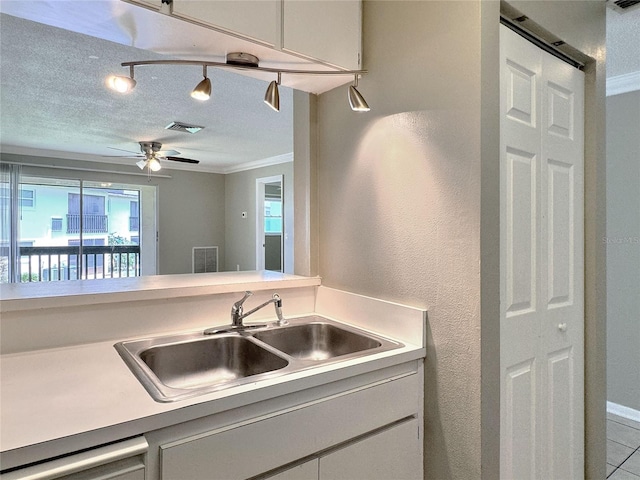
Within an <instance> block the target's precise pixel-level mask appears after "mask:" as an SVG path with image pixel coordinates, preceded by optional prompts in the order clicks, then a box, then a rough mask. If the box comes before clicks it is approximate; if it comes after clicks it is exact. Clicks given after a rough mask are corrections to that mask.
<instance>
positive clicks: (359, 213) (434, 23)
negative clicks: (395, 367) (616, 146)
mask: <svg viewBox="0 0 640 480" xmlns="http://www.w3.org/2000/svg"><path fill="white" fill-rule="evenodd" d="M511 3H513V4H514V5H515V6H516V7H517V8H521V9H523V10H524V11H525V13H527V14H528V15H529V16H530V17H531V18H532V19H533V20H534V21H535V22H537V23H539V24H540V25H542V26H543V27H544V28H546V29H547V30H549V31H551V32H554V33H556V34H557V35H559V36H560V38H562V39H563V40H565V41H567V42H569V43H571V44H572V45H573V46H574V47H575V48H577V49H579V50H580V51H581V52H583V53H584V54H586V55H589V56H591V57H592V58H593V59H594V61H591V62H589V65H588V66H587V72H586V73H587V86H586V96H587V98H586V111H587V122H586V136H587V137H588V141H587V142H586V145H585V158H586V164H587V165H586V172H585V184H586V185H585V187H586V200H585V201H586V211H587V218H586V227H585V232H586V237H587V238H586V245H585V250H586V252H587V255H588V259H589V261H588V264H587V267H586V268H587V278H586V286H585V295H586V296H587V297H588V299H589V300H588V301H587V305H586V311H587V319H586V339H587V345H586V352H587V361H586V364H587V371H586V378H587V386H586V388H587V396H588V398H587V399H586V403H587V444H588V445H587V449H586V452H587V455H588V457H587V472H588V476H589V478H601V476H602V475H604V457H603V456H602V452H604V440H605V437H604V428H603V426H604V410H603V409H604V396H603V395H602V393H603V392H604V387H603V384H604V367H602V365H603V364H604V324H605V323H604V322H605V320H604V318H605V316H606V312H603V306H604V305H606V300H605V299H604V295H603V286H604V284H605V281H604V279H603V277H602V275H601V274H599V273H598V272H602V271H603V270H604V268H603V267H604V266H605V264H606V262H605V260H604V252H603V250H604V249H603V248H601V247H600V246H598V245H596V243H595V239H596V238H597V237H598V236H599V235H600V236H602V235H603V234H604V228H603V225H604V219H605V211H604V205H605V202H604V195H603V193H604V171H603V170H604V161H603V159H604V156H605V155H604V115H603V112H604V105H603V104H604V26H605V25H604V18H605V17H604V15H605V6H604V3H603V2H598V1H589V0H586V1H547V2H536V1H519V0H516V1H514V2H511ZM497 27H498V3H497V2H471V1H467V2H446V1H442V2H438V1H429V2H410V1H409V2H402V1H395V2H386V1H368V0H365V1H364V21H363V32H364V39H363V42H364V43H363V46H364V67H365V68H367V69H368V70H369V74H368V75H366V76H365V77H364V78H363V79H362V80H361V82H360V88H359V89H360V91H361V92H362V93H363V95H364V96H365V98H366V99H367V101H368V102H369V104H370V105H371V107H372V111H371V112H370V113H368V114H365V115H362V114H356V113H353V112H351V111H350V110H349V108H348V104H347V103H346V98H345V97H346V88H344V87H342V88H338V89H336V90H333V91H331V92H328V93H326V94H323V95H321V96H320V99H319V102H318V124H319V132H320V133H319V157H318V197H319V202H318V205H319V210H318V211H319V213H318V215H319V232H320V233H319V239H320V241H319V274H320V275H321V276H322V278H323V284H325V285H328V286H332V287H336V288H342V289H346V290H350V291H354V292H357V293H363V294H367V295H372V296H378V297H382V298H385V299H390V300H395V301H399V302H402V303H407V304H413V305H417V306H425V307H428V309H429V325H428V327H429V332H428V334H429V346H428V355H427V359H426V368H425V371H426V378H425V399H426V406H425V409H426V411H425V423H426V426H425V428H426V430H425V476H426V478H434V479H447V478H480V477H481V476H483V477H484V478H496V476H497V466H496V465H495V462H496V459H497V457H498V454H499V452H498V450H497V447H496V439H498V434H499V433H498V432H499V418H498V416H497V414H496V399H497V398H498V397H499V382H498V378H497V377H496V365H497V362H496V355H498V352H499V341H498V339H499V332H498V330H497V329H496V328H495V326H494V322H497V321H498V316H497V315H496V312H497V309H496V302H497V295H498V294H497V289H496V285H497V282H499V278H498V277H497V276H496V275H497V273H496V272H497V268H496V267H497V253H498V252H499V250H498V248H497V246H496V241H497V240H496V241H494V242H493V243H492V239H495V234H496V227H497V222H496V221H494V220H492V218H494V217H497V216H498V215H499V205H498V204H497V203H496V197H495V195H496V194H497V191H498V189H497V185H498V184H497V183H496V181H495V179H497V178H498V177H497V166H498V164H497V162H496V158H497V157H498V153H499V150H498V148H499V147H498V134H499V129H498V125H497V119H498V110H497V105H496V101H497V90H496V83H497V77H496V76H495V73H492V72H495V71H496V70H497V66H498V62H497V51H498V39H497ZM492 172H494V176H493V178H494V180H493V181H492V179H491V173H492ZM481 182H482V187H483V189H482V190H481V188H480V185H481ZM492 192H493V193H492ZM481 245H482V250H481ZM481 312H482V322H481V320H480V316H481ZM492 313H493V314H492ZM481 363H482V368H481ZM481 376H482V378H481ZM601 457H602V458H601ZM601 474H602V475H601Z"/></svg>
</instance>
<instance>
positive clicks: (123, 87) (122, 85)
mask: <svg viewBox="0 0 640 480" xmlns="http://www.w3.org/2000/svg"><path fill="white" fill-rule="evenodd" d="M121 65H122V66H123V67H129V68H130V72H131V73H130V75H129V77H123V76H112V77H109V79H108V80H107V83H108V85H109V87H110V88H112V89H113V90H116V91H117V92H121V93H126V92H128V91H130V90H132V89H133V88H134V87H135V85H136V81H135V80H134V79H133V67H136V66H141V65H200V66H202V75H203V77H204V79H203V80H202V81H201V82H200V83H198V85H197V86H196V88H194V89H193V91H192V92H191V96H192V97H193V98H196V99H198V100H207V99H209V97H210V96H211V80H210V79H209V78H208V77H207V67H215V68H235V69H239V70H253V71H260V72H269V73H277V74H278V79H277V80H273V81H272V82H271V83H270V84H269V87H267V91H266V93H265V95H264V102H265V103H266V104H267V105H269V106H270V107H271V108H272V109H273V110H275V111H276V112H278V111H280V93H279V91H278V87H279V85H280V83H281V78H282V74H283V73H284V74H286V75H354V76H355V82H354V84H353V85H351V86H349V104H350V105H351V109H352V110H353V111H355V112H368V111H369V110H370V108H369V105H368V104H367V102H366V101H365V99H364V97H363V96H362V94H361V93H360V92H359V91H358V90H357V88H356V87H357V86H358V78H359V76H360V75H363V74H365V73H367V71H366V70H289V69H280V68H269V67H261V66H259V64H258V57H256V56H254V55H251V54H248V53H238V52H232V53H229V54H227V61H226V63H222V62H209V61H197V60H142V61H138V62H123V63H122V64H121ZM156 161H157V160H156ZM159 165H160V164H159V162H158V166H159Z"/></svg>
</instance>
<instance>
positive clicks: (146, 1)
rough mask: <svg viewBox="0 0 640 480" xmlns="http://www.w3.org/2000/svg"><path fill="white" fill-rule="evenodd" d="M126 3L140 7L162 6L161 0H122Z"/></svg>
mask: <svg viewBox="0 0 640 480" xmlns="http://www.w3.org/2000/svg"><path fill="white" fill-rule="evenodd" d="M124 1H125V2H127V3H132V4H134V5H140V6H141V7H145V8H150V9H152V10H160V9H161V8H162V0H124Z"/></svg>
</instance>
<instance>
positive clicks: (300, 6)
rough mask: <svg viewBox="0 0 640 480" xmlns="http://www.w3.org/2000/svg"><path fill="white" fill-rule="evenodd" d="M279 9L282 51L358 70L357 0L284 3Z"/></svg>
mask: <svg viewBox="0 0 640 480" xmlns="http://www.w3.org/2000/svg"><path fill="white" fill-rule="evenodd" d="M283 9H284V11H283V38H282V46H283V50H285V51H288V52H293V53H299V54H301V55H304V56H307V57H311V58H314V59H317V60H322V61H323V62H327V63H330V64H333V65H337V66H340V67H345V68H348V69H351V70H357V69H359V68H360V44H361V39H362V3H361V1H360V0H304V1H301V0H284V3H283Z"/></svg>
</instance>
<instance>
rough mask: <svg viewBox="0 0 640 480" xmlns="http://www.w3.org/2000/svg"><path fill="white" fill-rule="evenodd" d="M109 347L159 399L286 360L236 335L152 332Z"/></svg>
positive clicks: (210, 388) (238, 381)
mask: <svg viewBox="0 0 640 480" xmlns="http://www.w3.org/2000/svg"><path fill="white" fill-rule="evenodd" d="M115 348H116V350H117V351H118V353H120V356H121V357H122V358H123V359H124V361H125V363H126V364H127V365H128V366H129V368H130V369H131V371H132V372H133V373H134V374H135V375H136V377H137V378H138V380H140V383H142V385H143V386H144V387H145V388H146V389H147V391H148V392H149V393H150V394H151V396H152V397H153V398H154V399H155V400H157V401H159V402H171V401H175V400H182V399H185V398H189V397H194V396H197V395H201V394H203V393H209V392H214V391H217V390H221V389H224V388H229V387H231V386H238V385H243V384H245V383H250V382H255V381H258V380H259V379H260V378H268V376H269V375H271V374H272V373H273V372H276V371H278V370H280V369H283V368H285V367H286V366H287V365H288V364H289V361H288V360H286V359H285V358H283V355H281V354H280V355H278V354H277V353H275V352H274V351H273V350H272V349H270V348H269V347H266V346H264V345H258V344H257V343H256V342H255V341H252V340H251V339H250V338H248V337H244V336H241V335H238V334H233V335H220V336H205V335H203V334H201V333H198V334H188V335H177V336H171V337H156V338H151V339H143V340H133V341H130V342H120V343H117V344H116V345H115Z"/></svg>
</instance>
